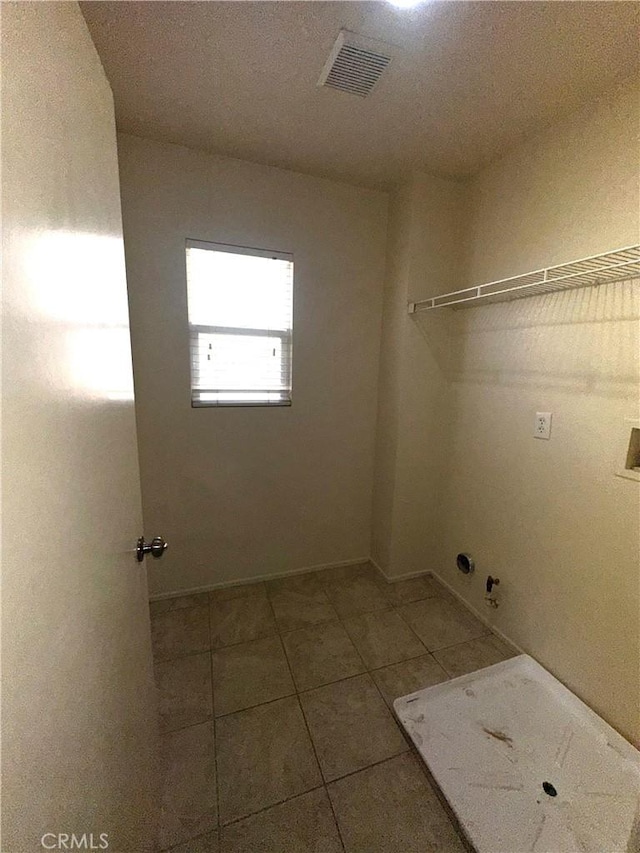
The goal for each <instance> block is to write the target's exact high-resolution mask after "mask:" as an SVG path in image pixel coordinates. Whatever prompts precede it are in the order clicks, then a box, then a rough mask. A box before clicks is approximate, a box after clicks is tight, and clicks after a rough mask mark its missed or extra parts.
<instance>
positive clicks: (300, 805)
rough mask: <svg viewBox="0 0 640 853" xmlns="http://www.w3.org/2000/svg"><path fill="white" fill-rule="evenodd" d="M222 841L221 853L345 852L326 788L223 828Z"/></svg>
mask: <svg viewBox="0 0 640 853" xmlns="http://www.w3.org/2000/svg"><path fill="white" fill-rule="evenodd" d="M220 841H221V844H220V851H221V853H342V842H341V841H340V836H339V835H338V830H337V827H336V823H335V820H334V817H333V812H332V811H331V806H330V804H329V798H328V797H327V792H326V791H325V789H324V788H318V789H316V790H315V791H310V792H309V793H308V794H302V796H300V797H296V798H295V799H293V800H289V801H288V802H286V803H281V804H280V805H279V806H273V808H270V809H267V810H266V811H263V812H260V814H257V815H253V816H252V817H248V818H245V820H241V821H239V822H238V823H234V824H232V825H231V826H227V827H224V828H223V829H222V831H221V839H220Z"/></svg>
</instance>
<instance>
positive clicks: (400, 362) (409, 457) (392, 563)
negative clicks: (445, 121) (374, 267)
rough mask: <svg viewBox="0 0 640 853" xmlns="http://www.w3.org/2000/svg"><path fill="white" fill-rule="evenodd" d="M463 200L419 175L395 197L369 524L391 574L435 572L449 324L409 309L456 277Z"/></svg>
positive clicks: (461, 192) (455, 186)
mask: <svg viewBox="0 0 640 853" xmlns="http://www.w3.org/2000/svg"><path fill="white" fill-rule="evenodd" d="M464 202H465V187H464V184H462V183H460V182H457V181H452V180H447V179H444V178H438V177H433V176H430V175H426V174H422V173H416V174H415V175H414V176H413V177H412V179H411V180H410V181H409V182H407V184H406V185H405V186H404V187H402V188H400V189H399V190H398V191H397V192H396V193H394V194H393V196H392V200H391V206H390V211H389V214H390V215H389V236H388V245H387V270H386V279H385V298H384V322H383V332H382V347H381V356H380V379H379V382H380V385H379V406H378V420H377V432H376V469H375V482H374V493H373V526H372V557H373V559H374V561H375V562H376V563H377V565H378V566H380V568H381V569H382V570H383V571H384V572H385V573H386V574H388V575H389V576H398V575H406V574H414V573H417V572H424V571H427V570H434V569H436V568H437V564H436V562H435V557H436V547H435V545H436V543H437V541H439V538H440V519H439V512H438V510H439V506H440V500H441V497H440V495H441V488H442V483H441V480H442V476H443V454H442V448H443V446H444V444H445V442H446V440H447V431H448V425H449V405H448V399H449V382H448V370H449V353H448V318H447V317H443V316H442V315H441V316H439V317H437V318H435V320H434V319H433V318H431V317H429V318H427V317H425V316H422V317H421V318H420V320H419V322H416V319H415V318H413V317H410V316H409V315H408V313H407V303H408V302H409V301H411V300H412V299H416V298H419V297H420V296H427V295H433V294H435V293H438V292H442V291H443V290H447V289H450V288H452V287H455V286H456V282H457V281H459V279H460V276H461V275H462V266H461V261H462V256H461V253H460V251H459V245H460V240H461V238H462V234H463V229H464V226H465V215H466V211H465V206H464Z"/></svg>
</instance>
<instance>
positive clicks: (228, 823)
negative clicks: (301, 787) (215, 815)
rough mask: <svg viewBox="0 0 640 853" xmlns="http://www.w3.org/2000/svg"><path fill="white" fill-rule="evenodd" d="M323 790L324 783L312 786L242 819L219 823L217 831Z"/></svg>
mask: <svg viewBox="0 0 640 853" xmlns="http://www.w3.org/2000/svg"><path fill="white" fill-rule="evenodd" d="M323 788H326V785H325V784H324V782H323V783H322V784H321V785H314V787H313V788H309V789H308V790H307V791H301V792H300V793H299V794H293V796H291V797H285V798H284V800H277V802H275V803H271V804H270V805H268V806H264V807H263V808H261V809H257V811H255V812H249V813H248V814H245V815H242V817H235V818H234V819H233V820H230V821H228V822H227V823H221V824H220V829H219V831H220V832H222V830H223V829H227V828H228V827H230V826H235V825H236V824H238V823H242V821H243V820H247V819H248V818H250V817H256V815H260V814H264V812H268V811H269V810H270V809H275V808H277V807H278V806H283V805H284V804H285V803H290V802H291V801H292V800H297V799H299V798H300V797H304V796H306V795H307V794H311V793H313V792H314V791H321V790H322V789H323Z"/></svg>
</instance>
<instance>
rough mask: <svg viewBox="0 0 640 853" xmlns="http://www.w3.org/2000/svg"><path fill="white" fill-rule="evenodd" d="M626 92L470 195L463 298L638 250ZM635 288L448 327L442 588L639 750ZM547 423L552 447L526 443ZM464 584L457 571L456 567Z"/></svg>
mask: <svg viewBox="0 0 640 853" xmlns="http://www.w3.org/2000/svg"><path fill="white" fill-rule="evenodd" d="M639 105H640V91H639V89H638V85H637V83H636V82H628V83H626V84H625V85H623V86H622V87H620V88H619V89H617V90H616V91H614V92H612V93H611V94H610V96H609V97H606V98H603V99H601V100H599V101H598V102H596V103H595V104H592V105H590V106H589V107H587V108H585V109H583V110H581V111H580V112H578V113H576V114H575V115H572V116H570V117H569V118H567V119H566V120H565V121H564V122H562V123H561V124H559V125H557V126H555V127H553V128H550V129H549V130H548V131H546V132H545V133H544V134H542V135H540V136H538V137H536V138H535V139H533V140H530V141H529V142H527V143H526V144H524V145H522V146H521V147H519V148H518V149H516V150H514V151H513V152H512V153H511V154H509V155H508V156H507V157H505V158H504V159H502V160H500V161H499V162H496V163H494V164H493V165H491V166H489V167H488V168H487V169H486V170H484V171H483V172H482V173H481V174H480V175H479V176H478V177H477V178H476V179H475V180H474V181H473V183H472V185H471V187H470V191H471V206H470V232H469V249H470V251H469V267H468V272H467V280H468V282H470V283H471V282H475V283H481V282H483V281H490V280H492V279H496V278H500V277H503V276H508V275H511V274H517V273H521V272H526V271H528V270H532V269H536V268H539V267H542V266H545V265H547V264H554V263H562V262H565V261H571V260H573V259H576V258H580V257H585V256H588V255H591V254H596V253H598V252H602V251H607V250H609V249H613V248H617V247H620V246H626V245H630V244H633V243H638V242H640V218H639V211H640V192H639V169H640V155H639V152H640V145H639V140H638V126H639V118H640V116H639ZM639 288H640V282H638V281H636V282H635V283H627V284H611V285H607V286H602V287H599V288H597V289H585V290H578V291H574V292H572V293H571V292H567V293H562V294H550V295H546V296H540V297H536V298H533V299H526V300H521V301H517V302H514V303H510V304H504V303H503V304H500V305H493V306H484V307H480V308H474V309H470V310H465V311H459V312H456V313H455V315H454V318H455V319H454V324H453V332H452V349H451V352H452V372H453V384H452V425H453V429H452V433H451V436H450V439H451V444H450V455H449V458H448V465H447V477H446V485H447V489H446V492H445V494H444V495H443V503H442V513H441V519H442V529H443V533H444V538H443V543H442V544H443V547H442V551H441V561H440V572H441V573H442V576H443V577H444V578H445V579H446V580H447V581H448V582H449V583H451V584H452V585H453V586H454V587H455V589H456V590H458V591H459V592H460V593H462V594H463V595H464V597H465V598H466V599H467V600H468V601H469V602H470V603H471V604H473V605H474V606H476V607H478V608H482V609H483V611H484V612H485V613H489V612H490V611H488V610H487V608H486V607H483V604H482V593H483V588H482V586H483V581H484V579H485V578H486V576H487V574H488V573H491V574H492V575H497V576H499V577H500V580H501V586H500V590H501V597H502V603H501V606H500V608H499V609H498V610H497V612H495V613H494V614H493V621H494V623H495V625H496V626H497V627H498V628H499V629H501V630H502V631H504V632H505V633H506V634H507V635H508V636H509V637H510V638H511V639H513V640H514V641H516V642H517V643H518V644H520V646H521V647H522V648H524V649H525V650H526V651H528V652H530V653H531V654H533V655H534V656H535V657H536V658H538V659H539V660H540V661H541V662H542V663H543V664H544V665H546V666H547V667H549V669H551V670H552V671H553V672H554V673H555V674H556V675H557V676H558V677H559V678H560V679H561V680H563V681H565V682H566V683H567V684H568V685H569V686H570V687H571V688H573V689H574V690H575V691H576V692H577V693H578V694H579V695H580V696H581V697H582V698H584V699H585V700H586V701H587V702H588V703H589V704H590V705H591V706H592V707H594V708H595V709H596V710H597V711H598V712H599V713H600V714H601V715H602V716H604V717H605V718H606V719H607V720H609V721H610V722H611V723H612V724H613V725H615V726H616V727H617V728H619V729H620V730H621V731H622V732H623V734H625V735H626V736H628V737H630V738H634V739H635V740H636V741H638V740H640V599H639V580H640V579H639V547H640V530H639V519H640V516H639V510H640V502H639V491H640V489H639V485H640V484H638V483H637V482H631V481H629V480H625V479H620V478H617V477H615V476H614V472H615V470H616V469H619V468H621V467H623V465H624V458H622V453H621V450H620V436H621V435H623V434H624V429H625V428H624V419H625V418H637V417H638V416H639V404H640V400H639V380H640V376H639V372H638V352H639V350H638V345H639V336H638V331H639V324H638V320H639V319H640V294H639ZM536 411H551V412H553V427H552V434H551V440H550V441H548V442H546V441H540V440H536V439H534V438H533V436H532V432H533V421H534V416H535V412H536ZM461 550H464V551H470V552H471V553H472V554H473V555H474V556H475V558H476V561H477V574H476V576H475V577H472V578H470V579H465V578H464V577H463V576H462V575H461V574H460V573H459V572H457V571H456V569H455V564H454V557H455V554H456V553H457V552H458V551H461Z"/></svg>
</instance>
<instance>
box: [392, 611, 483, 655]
mask: <svg viewBox="0 0 640 853" xmlns="http://www.w3.org/2000/svg"><path fill="white" fill-rule="evenodd" d="M398 609H399V611H400V613H401V614H402V616H403V618H404V619H406V621H407V622H408V623H409V625H410V626H411V627H412V628H413V630H414V631H415V632H416V634H417V635H418V636H419V637H420V639H421V640H422V642H423V643H424V644H425V646H426V647H427V648H428V649H429V651H434V650H435V649H442V648H445V647H446V646H453V645H454V644H455V643H464V642H466V641H467V640H474V639H476V638H477V637H482V636H484V635H485V634H488V633H489V629H488V628H486V627H485V626H484V625H483V624H482V622H480V621H479V620H478V619H476V618H475V616H472V614H471V613H469V612H468V611H467V610H465V609H464V607H462V606H461V605H459V604H456V603H454V602H453V601H450V600H448V599H445V598H425V599H423V600H422V601H415V602H413V603H412V604H405V605H403V606H402V607H399V608H398Z"/></svg>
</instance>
